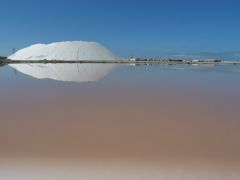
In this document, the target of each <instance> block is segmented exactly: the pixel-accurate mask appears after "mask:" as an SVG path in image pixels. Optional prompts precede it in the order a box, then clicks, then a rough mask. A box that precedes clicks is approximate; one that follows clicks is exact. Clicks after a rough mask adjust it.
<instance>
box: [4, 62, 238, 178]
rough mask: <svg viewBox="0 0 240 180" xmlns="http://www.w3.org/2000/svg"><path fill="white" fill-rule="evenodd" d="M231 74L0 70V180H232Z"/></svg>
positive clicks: (225, 70) (95, 67)
mask: <svg viewBox="0 0 240 180" xmlns="http://www.w3.org/2000/svg"><path fill="white" fill-rule="evenodd" d="M239 76H240V67H239V66H211V67H209V66H205V67H202V66H188V65H178V66H162V65H155V66H132V67H130V66H127V65H114V64H105V65H104V64H55V65H54V64H35V65H33V64H32V65H30V64H22V65H11V67H10V66H4V67H1V68H0V92H1V93H0V115H1V116H0V178H4V179H14V180H15V179H54V180H55V179H81V178H82V179H176V180H178V179H239V178H240V173H239V172H240V141H239V138H240V94H239V92H240V81H239Z"/></svg>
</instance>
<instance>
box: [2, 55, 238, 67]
mask: <svg viewBox="0 0 240 180" xmlns="http://www.w3.org/2000/svg"><path fill="white" fill-rule="evenodd" d="M22 63H24V64H27V63H30V64H33V63H43V64H49V63H95V64H96V63H106V64H108V63H119V64H173V65H174V64H209V65H225V64H232V65H239V64H240V61H223V60H207V59H206V60H205V59H203V60H175V59H159V60H153V59H139V60H134V61H133V60H129V59H127V60H117V61H108V60H100V61H99V60H95V61H94V60H91V61H90V60H81V61H76V60H70V61H65V60H10V59H7V58H6V57H2V56H0V65H1V66H3V65H6V64H22Z"/></svg>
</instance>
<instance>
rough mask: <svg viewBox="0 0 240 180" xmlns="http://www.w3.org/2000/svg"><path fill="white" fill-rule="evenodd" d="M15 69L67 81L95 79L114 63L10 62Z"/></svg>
mask: <svg viewBox="0 0 240 180" xmlns="http://www.w3.org/2000/svg"><path fill="white" fill-rule="evenodd" d="M10 66H11V67H12V68H14V69H16V70H17V71H19V72H21V73H24V74H27V75H29V76H32V77H34V78H37V79H46V78H49V79H53V80H59V81H69V82H93V81H97V80H99V79H101V78H103V77H104V76H106V75H107V74H109V73H110V72H111V71H112V70H113V69H115V68H116V66H117V65H116V64H12V65H10Z"/></svg>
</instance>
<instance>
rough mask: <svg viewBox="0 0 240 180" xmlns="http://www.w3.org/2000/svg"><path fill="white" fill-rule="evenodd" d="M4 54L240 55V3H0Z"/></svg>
mask: <svg viewBox="0 0 240 180" xmlns="http://www.w3.org/2000/svg"><path fill="white" fill-rule="evenodd" d="M0 7H1V8H0V9H1V15H0V23H1V27H0V54H3V55H8V54H10V53H11V49H12V48H13V47H16V48H17V49H20V48H23V47H25V46H28V45H31V44H35V43H49V42H55V41H65V40H87V41H97V42H100V43H102V44H103V45H104V46H106V47H107V48H109V49H111V50H112V51H114V52H116V53H117V54H119V55H122V56H129V55H132V54H133V55H136V56H160V55H163V54H168V53H170V54H171V53H173V54H174V53H198V52H214V53H218V52H219V53H220V52H221V53H223V52H240V46H239V45H240V43H239V42H240V10H239V9H240V1H239V0H0Z"/></svg>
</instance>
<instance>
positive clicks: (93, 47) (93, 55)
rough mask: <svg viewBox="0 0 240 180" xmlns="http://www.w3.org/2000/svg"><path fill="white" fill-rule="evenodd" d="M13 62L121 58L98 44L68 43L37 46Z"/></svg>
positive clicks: (18, 52) (22, 53)
mask: <svg viewBox="0 0 240 180" xmlns="http://www.w3.org/2000/svg"><path fill="white" fill-rule="evenodd" d="M8 59H11V60H44V59H46V60H65V61H68V60H69V61H70V60H119V59H120V58H119V57H117V56H116V55H114V54H113V53H112V52H110V51H109V50H107V49H106V48H104V47H103V46H102V45H100V44H99V43H96V42H84V41H67V42H56V43H52V44H36V45H32V46H30V47H27V48H24V49H21V50H19V51H17V52H16V53H15V54H13V55H11V56H9V57H8Z"/></svg>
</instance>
